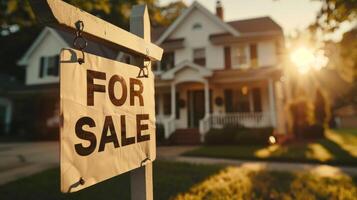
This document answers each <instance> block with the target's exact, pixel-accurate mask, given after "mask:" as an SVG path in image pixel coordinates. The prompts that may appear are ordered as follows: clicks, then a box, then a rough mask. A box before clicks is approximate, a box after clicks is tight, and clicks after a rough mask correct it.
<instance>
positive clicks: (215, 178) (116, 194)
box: [0, 161, 357, 200]
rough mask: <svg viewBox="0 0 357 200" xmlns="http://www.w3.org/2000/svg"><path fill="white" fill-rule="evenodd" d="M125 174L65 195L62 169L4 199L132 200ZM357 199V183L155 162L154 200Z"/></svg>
mask: <svg viewBox="0 0 357 200" xmlns="http://www.w3.org/2000/svg"><path fill="white" fill-rule="evenodd" d="M129 179H130V177H129V174H128V173H127V174H123V175H120V176H118V177H115V178H112V179H110V180H108V181H105V182H102V183H99V184H97V185H95V186H92V187H89V188H87V189H84V190H82V191H79V192H76V193H72V194H61V193H60V192H59V169H58V168H55V169H51V170H47V171H45V172H42V173H40V174H37V175H34V176H31V177H27V178H23V179H20V180H18V181H15V182H12V183H9V184H7V185H5V186H1V187H0V199H2V200H3V199H4V200H7V199H19V200H21V199H26V200H30V199H36V200H41V199H51V200H60V199H75V200H81V199H89V200H90V199H105V200H110V199H130V181H129ZM356 197H357V178H355V179H353V178H351V177H349V176H346V175H342V174H334V175H333V176H323V175H321V174H320V173H318V171H317V172H308V171H305V172H299V173H288V172H268V171H265V170H262V171H256V170H254V169H251V168H249V167H225V166H220V165H193V164H185V163H177V162H166V161H156V162H154V199H173V200H185V199H192V200H194V199H197V200H199V199H205V200H216V199H222V200H224V199H227V200H229V199H237V200H239V199H277V200H278V199H284V200H285V199H298V200H299V199H301V200H305V199H311V200H315V199H333V200H335V199H336V200H337V199H344V200H353V199H356Z"/></svg>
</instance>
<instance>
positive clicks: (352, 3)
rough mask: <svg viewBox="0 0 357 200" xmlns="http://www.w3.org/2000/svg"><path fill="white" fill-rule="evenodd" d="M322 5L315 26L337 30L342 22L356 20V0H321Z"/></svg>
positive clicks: (326, 29) (327, 29) (325, 29)
mask: <svg viewBox="0 0 357 200" xmlns="http://www.w3.org/2000/svg"><path fill="white" fill-rule="evenodd" d="M320 1H321V2H322V7H321V10H320V11H319V13H318V14H317V18H316V23H315V24H314V26H313V27H314V28H321V29H323V30H324V31H335V30H336V29H338V28H339V27H340V25H341V23H343V22H346V21H349V22H356V18H357V1H356V0H320Z"/></svg>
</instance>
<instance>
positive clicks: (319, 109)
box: [314, 88, 330, 127]
mask: <svg viewBox="0 0 357 200" xmlns="http://www.w3.org/2000/svg"><path fill="white" fill-rule="evenodd" d="M314 116H315V123H316V124H318V125H321V126H323V127H325V126H326V125H327V123H328V120H329V118H330V108H329V104H328V102H327V98H326V96H325V95H324V93H323V92H322V90H321V89H320V88H318V89H317V90H316V94H315V101H314Z"/></svg>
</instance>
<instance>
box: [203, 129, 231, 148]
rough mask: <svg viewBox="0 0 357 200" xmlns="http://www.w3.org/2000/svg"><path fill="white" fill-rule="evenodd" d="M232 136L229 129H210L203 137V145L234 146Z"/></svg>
mask: <svg viewBox="0 0 357 200" xmlns="http://www.w3.org/2000/svg"><path fill="white" fill-rule="evenodd" d="M228 130H229V131H228ZM234 136H235V132H234V131H233V130H231V129H211V130H210V131H209V132H208V133H206V135H205V143H206V144H213V145H219V144H234Z"/></svg>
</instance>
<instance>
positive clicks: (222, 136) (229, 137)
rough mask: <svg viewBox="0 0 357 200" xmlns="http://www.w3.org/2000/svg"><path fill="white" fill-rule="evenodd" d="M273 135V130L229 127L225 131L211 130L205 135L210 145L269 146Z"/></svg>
mask: <svg viewBox="0 0 357 200" xmlns="http://www.w3.org/2000/svg"><path fill="white" fill-rule="evenodd" d="M272 133H273V128H271V127H266V128H244V127H232V126H228V127H225V128H223V129H211V130H210V131H209V132H208V133H207V134H206V135H205V143H206V144H208V145H221V144H224V145H227V144H256V145H262V144H268V138H269V136H271V135H272Z"/></svg>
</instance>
